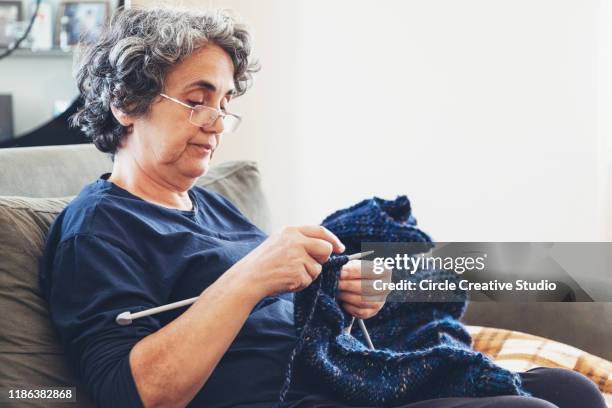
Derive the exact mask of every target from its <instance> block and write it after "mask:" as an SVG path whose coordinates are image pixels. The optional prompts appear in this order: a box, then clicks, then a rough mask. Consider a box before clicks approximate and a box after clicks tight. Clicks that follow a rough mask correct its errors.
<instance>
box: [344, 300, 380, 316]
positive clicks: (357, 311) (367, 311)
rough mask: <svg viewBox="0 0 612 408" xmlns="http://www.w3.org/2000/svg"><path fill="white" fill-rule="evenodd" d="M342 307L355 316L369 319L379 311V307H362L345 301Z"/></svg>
mask: <svg viewBox="0 0 612 408" xmlns="http://www.w3.org/2000/svg"><path fill="white" fill-rule="evenodd" d="M342 308H343V309H344V310H345V311H346V312H347V313H348V314H350V315H351V316H355V317H357V318H359V319H369V318H370V317H372V316H374V315H376V313H378V312H379V310H378V309H360V308H358V307H355V306H353V305H351V304H348V303H343V304H342Z"/></svg>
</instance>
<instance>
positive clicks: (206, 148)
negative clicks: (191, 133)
mask: <svg viewBox="0 0 612 408" xmlns="http://www.w3.org/2000/svg"><path fill="white" fill-rule="evenodd" d="M191 146H192V147H193V148H194V149H195V150H196V151H197V152H198V153H199V154H200V155H202V156H207V155H209V154H210V153H211V152H212V147H211V146H210V145H209V144H197V143H192V144H191Z"/></svg>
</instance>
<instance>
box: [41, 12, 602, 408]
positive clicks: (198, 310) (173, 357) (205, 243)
mask: <svg viewBox="0 0 612 408" xmlns="http://www.w3.org/2000/svg"><path fill="white" fill-rule="evenodd" d="M250 41H251V40H250V36H249V33H248V31H247V30H246V28H245V27H244V26H243V25H241V24H239V23H237V22H236V21H234V20H233V19H232V18H230V17H229V16H228V15H226V14H224V13H222V12H203V13H194V12H186V11H177V10H168V9H149V10H137V9H131V10H124V11H122V12H120V13H118V14H117V15H116V16H115V17H114V18H113V21H112V22H111V25H110V28H109V29H108V30H107V31H106V32H105V33H104V35H103V36H102V38H101V39H100V40H99V41H98V42H97V43H96V44H94V45H93V46H92V47H91V48H90V49H89V51H88V52H87V53H86V54H85V56H84V58H83V60H82V63H81V65H80V67H79V69H78V74H77V79H78V85H79V88H80V91H81V92H82V94H83V96H84V97H85V99H86V104H85V106H84V107H83V108H82V109H81V110H80V111H79V112H78V113H77V114H76V116H75V118H74V122H75V124H77V125H78V126H79V127H80V128H81V129H83V130H84V131H85V133H87V134H88V135H89V136H90V137H91V138H92V140H93V142H94V144H95V145H96V147H97V148H98V149H100V150H101V151H103V152H107V153H110V154H112V156H113V160H114V164H113V169H112V173H110V174H104V175H102V176H101V177H100V178H99V179H97V180H95V181H94V182H93V183H91V184H89V185H88V186H86V187H85V188H84V189H83V190H82V191H81V193H80V194H79V195H78V197H76V198H75V199H74V200H73V201H72V202H71V203H70V204H69V205H68V206H67V208H66V209H65V210H64V212H63V213H62V214H61V215H60V216H59V217H58V219H57V220H56V222H55V223H54V225H53V227H52V229H51V231H50V233H49V237H48V241H47V245H46V250H45V255H44V259H43V262H42V268H41V284H42V287H43V289H44V293H45V294H46V296H47V298H48V301H49V306H50V310H51V317H52V320H53V323H54V325H55V326H56V328H57V329H58V332H59V334H60V336H61V339H62V342H63V344H64V347H65V350H66V354H67V357H68V359H69V362H70V363H71V365H72V367H73V368H74V370H75V372H76V373H77V374H78V376H79V377H80V378H81V379H82V381H83V382H84V384H85V385H86V387H87V389H88V391H89V393H90V394H91V395H92V397H93V399H94V400H95V402H96V404H97V405H98V406H100V407H123V406H125V407H142V406H145V407H162V406H163V407H182V406H186V405H188V404H189V405H190V406H198V407H208V408H215V407H236V406H243V407H260V406H261V407H269V406H271V405H272V404H273V403H274V402H275V401H277V399H278V395H279V389H280V386H281V384H282V382H283V374H284V372H285V368H286V365H287V359H288V356H289V353H290V351H291V350H292V347H293V346H294V344H295V329H294V326H293V303H292V299H293V298H292V292H295V291H299V290H301V289H303V288H305V287H307V286H308V285H310V283H311V282H312V281H313V280H314V279H315V278H316V277H317V276H318V274H319V273H320V272H321V264H322V263H324V262H325V261H326V260H327V259H328V258H329V257H330V255H331V254H332V252H336V253H341V252H343V250H344V247H343V244H342V243H341V242H339V240H338V239H337V237H335V236H334V235H333V234H332V233H331V232H329V231H328V230H326V229H324V228H323V227H319V226H301V227H287V228H284V229H283V230H281V231H279V232H277V233H274V234H272V235H270V236H266V235H265V234H264V233H263V232H262V231H261V230H259V229H258V228H257V227H255V226H254V225H253V224H251V223H250V222H249V221H248V220H247V219H246V218H245V217H244V216H243V215H242V214H241V213H240V211H239V210H238V209H237V208H236V207H235V206H234V205H232V203H230V202H229V201H228V200H226V199H225V198H223V197H222V196H221V195H219V194H215V193H213V192H210V191H207V190H205V189H202V188H200V187H195V183H196V180H197V179H198V178H199V177H200V176H202V175H203V174H205V173H206V172H207V170H208V169H209V166H210V162H211V159H212V157H213V155H214V153H215V151H216V150H217V149H218V148H219V146H220V142H221V135H222V134H223V133H229V132H232V131H234V130H236V128H237V126H238V125H239V123H240V117H239V116H238V115H237V114H235V113H232V112H231V101H232V100H233V99H234V98H235V97H237V96H240V95H242V94H243V93H244V92H245V91H246V89H247V84H248V82H249V80H250V77H251V73H252V72H254V71H255V70H256V66H255V64H254V63H253V61H252V60H251V59H252V58H251V43H250ZM366 275H367V274H366ZM367 278H368V276H362V275H361V274H360V265H359V263H358V262H352V263H349V264H347V265H345V267H344V270H343V272H342V277H341V280H340V283H339V289H340V292H339V295H338V300H339V301H340V302H341V304H342V306H343V308H344V309H345V310H346V311H347V312H348V313H350V314H352V315H354V316H358V317H362V318H367V317H370V316H373V315H374V314H376V313H377V312H378V310H380V308H381V307H382V305H383V303H382V302H381V301H380V300H381V299H372V298H367V297H365V298H364V297H362V287H363V286H364V285H362V284H361V280H362V279H367ZM195 296H199V299H198V300H197V301H196V302H195V303H194V304H193V305H191V306H190V307H189V308H188V309H186V310H184V309H183V310H174V311H170V312H165V313H163V314H159V315H155V316H149V317H145V318H141V319H138V320H136V321H134V323H133V324H132V325H130V326H119V325H117V324H116V323H115V317H116V316H117V314H118V313H120V312H123V311H125V310H131V311H136V310H143V309H147V308H151V307H155V306H159V305H162V304H166V303H169V302H173V301H177V300H181V299H185V298H190V297H195ZM138 308H140V309H138ZM566 377H567V378H566ZM570 377H571V376H570ZM570 377H568V376H567V375H566V376H565V377H564V376H556V379H555V381H556V382H557V385H562V384H563V383H573V384H576V383H577V381H576V378H574V377H571V378H570ZM536 379H537V376H536V374H533V373H532V377H531V378H529V377H528V376H527V377H525V380H526V382H529V381H531V382H532V383H533V384H536V383H538V381H536ZM580 381H583V380H580ZM580 381H578V383H579V384H578V385H579V386H578V387H573V390H574V391H575V390H577V389H580V390H581V392H577V391H576V392H577V393H578V394H580V395H581V402H584V401H587V402H588V403H591V404H592V405H589V406H592V407H595V406H597V405H595V404H596V403H599V400H597V397H596V393H593V392H592V391H593V389H594V387H593V386H592V384H591V385H589V384H588V382H585V381H586V380H584V381H583V382H580ZM541 384H542V382H541V381H540V387H539V388H540V389H543V390H544V391H541V392H542V393H543V394H546V392H545V391H546V390H545V389H546V388H548V387H545V386H544V387H543V386H541ZM589 387H590V388H589ZM532 389H533V390H537V389H538V387H537V386H534V387H532ZM548 393H549V394H550V391H549V392H548ZM597 395H598V394H597ZM333 398H334V396H333V395H318V394H317V387H316V384H315V382H314V381H312V379H311V378H308V376H306V375H304V374H303V373H300V372H299V370H298V372H297V373H296V377H295V381H294V382H293V385H292V389H291V390H290V393H289V395H288V402H287V403H286V404H285V406H295V407H298V406H299V407H307V406H310V407H315V406H321V407H322V406H340V404H339V403H336V402H334V401H333ZM557 399H559V398H557ZM551 400H552V399H551ZM504 404H505V405H504ZM409 406H410V407H415V408H416V407H434V406H435V407H459V406H461V407H467V406H470V407H484V406H507V407H509V406H515V407H519V406H520V407H552V406H554V405H552V404H551V403H548V402H545V401H543V400H542V399H536V398H525V397H494V398H482V399H473V398H451V399H446V400H435V401H429V402H422V403H416V404H411V405H409ZM559 406H561V405H559ZM567 406H570V405H567ZM582 406H587V405H584V404H582ZM600 406H603V405H600Z"/></svg>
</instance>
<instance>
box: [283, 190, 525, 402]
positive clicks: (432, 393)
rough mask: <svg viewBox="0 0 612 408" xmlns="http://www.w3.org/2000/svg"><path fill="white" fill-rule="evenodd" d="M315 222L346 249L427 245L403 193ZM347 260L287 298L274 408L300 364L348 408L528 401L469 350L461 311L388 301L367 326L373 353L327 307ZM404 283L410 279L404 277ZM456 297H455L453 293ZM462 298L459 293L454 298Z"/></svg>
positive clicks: (514, 382) (425, 274) (336, 309)
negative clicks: (293, 337)
mask: <svg viewBox="0 0 612 408" xmlns="http://www.w3.org/2000/svg"><path fill="white" fill-rule="evenodd" d="M322 225H324V226H325V227H326V228H328V229H329V230H331V231H332V232H333V233H334V234H336V235H337V236H338V237H339V238H340V240H341V241H342V242H343V243H344V244H345V245H346V248H347V249H346V251H345V253H347V254H351V253H356V252H360V251H361V243H362V242H423V243H428V244H429V245H428V247H431V246H433V244H432V241H431V238H430V237H429V236H428V235H427V234H426V233H424V232H423V231H421V230H419V229H418V228H417V227H416V220H415V219H414V218H413V217H412V215H411V208H410V202H409V201H408V198H407V197H406V196H398V197H397V198H396V199H395V200H393V201H391V200H383V199H380V198H377V197H375V198H372V199H367V200H364V201H361V202H360V203H358V204H356V205H354V206H352V207H349V208H346V209H343V210H339V211H337V212H335V213H333V214H332V215H330V216H329V217H327V218H326V219H325V220H324V221H323V223H322ZM347 261H348V259H347V256H346V255H341V256H332V257H331V258H330V260H329V261H328V262H327V263H325V264H324V265H323V270H322V272H321V274H320V276H319V277H318V278H317V279H316V280H315V281H314V282H313V283H312V284H311V285H310V286H309V287H308V288H306V289H305V290H303V291H301V292H298V293H296V295H295V302H294V303H295V306H294V307H295V309H294V319H295V325H296V331H297V335H298V340H297V344H296V346H295V348H294V350H293V353H292V354H291V356H290V359H289V363H288V368H287V372H286V380H285V383H284V385H283V388H282V390H281V395H280V398H279V405H280V403H282V401H283V400H284V398H285V395H286V393H287V391H288V389H289V387H290V383H291V373H292V369H293V365H294V364H299V365H300V366H301V368H302V369H303V370H305V372H306V373H307V374H308V375H309V376H311V377H312V378H316V379H318V380H317V382H318V385H319V386H320V387H322V389H323V391H325V392H327V393H329V394H330V395H333V396H334V398H335V399H337V400H338V401H339V402H342V403H348V404H351V405H356V406H360V405H370V406H372V405H374V406H385V407H387V406H394V405H400V404H408V403H411V402H416V401H421V400H426V399H431V398H444V397H485V396H495V395H529V394H528V393H527V392H526V391H524V390H523V389H522V386H521V381H520V377H519V376H518V374H516V373H513V372H511V371H508V370H505V369H503V368H501V367H498V366H496V365H495V364H494V363H493V362H492V361H491V360H490V359H489V358H488V357H486V356H485V355H484V354H482V353H479V352H475V351H473V350H471V347H470V345H471V338H470V336H469V334H468V332H467V331H466V329H465V327H464V326H463V325H462V324H461V323H460V322H459V321H458V320H457V319H459V318H460V317H461V316H462V314H463V312H464V311H465V307H466V303H467V302H466V300H467V299H466V294H465V292H462V293H459V295H462V298H463V301H462V302H457V301H456V300H457V297H453V300H454V301H453V302H450V301H449V302H444V301H439V302H412V303H411V302H387V303H386V304H385V306H384V307H383V308H382V309H381V311H380V312H379V313H378V314H377V315H376V316H374V317H372V318H370V319H368V320H367V321H366V324H367V328H368V332H369V334H370V337H371V338H372V342H373V343H374V346H375V347H376V349H375V350H370V349H369V348H368V347H367V346H366V343H365V339H364V338H363V335H362V333H361V331H360V330H359V329H358V328H357V327H355V328H353V330H352V333H351V334H345V332H344V330H343V328H344V327H346V326H347V325H348V324H349V322H350V316H348V315H347V314H345V313H344V312H343V311H342V309H341V308H340V306H339V305H338V303H337V302H336V292H337V288H338V279H339V276H340V270H341V268H342V265H344V264H345V263H346V262H347ZM411 278H412V279H419V280H420V279H424V278H426V279H432V280H433V281H442V280H445V279H448V280H454V281H458V279H457V275H456V274H455V273H454V272H446V271H428V270H421V271H418V272H417V273H416V274H414V275H413V276H412V277H411ZM409 279H410V278H409ZM455 295H457V293H455ZM460 298H461V296H460Z"/></svg>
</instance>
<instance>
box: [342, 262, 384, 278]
mask: <svg viewBox="0 0 612 408" xmlns="http://www.w3.org/2000/svg"><path fill="white" fill-rule="evenodd" d="M391 276H392V275H391V269H385V270H384V271H383V272H381V273H377V272H375V271H374V263H373V262H372V261H368V260H366V259H354V260H352V261H349V262H347V263H346V264H344V266H343V267H342V271H341V272H340V279H372V280H376V279H381V280H383V281H384V282H391Z"/></svg>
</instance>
